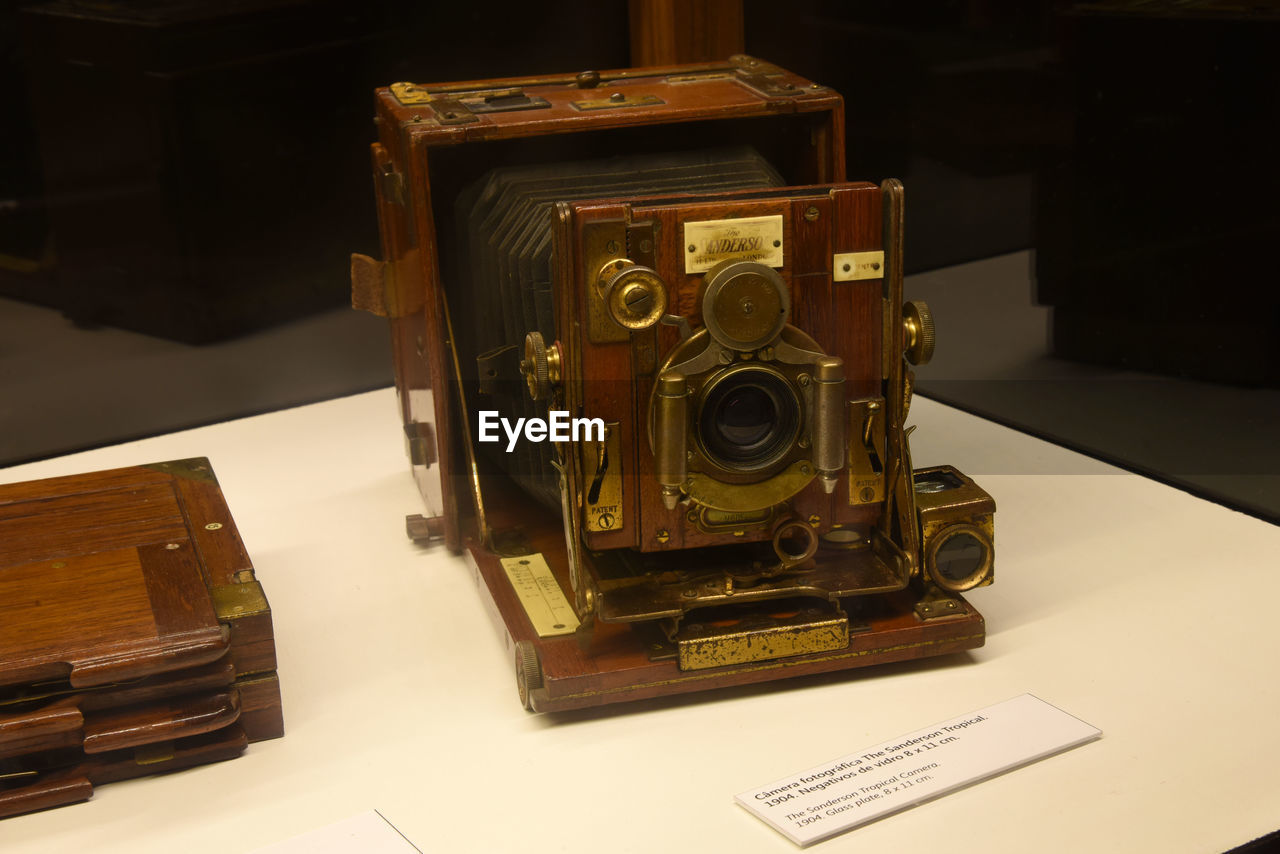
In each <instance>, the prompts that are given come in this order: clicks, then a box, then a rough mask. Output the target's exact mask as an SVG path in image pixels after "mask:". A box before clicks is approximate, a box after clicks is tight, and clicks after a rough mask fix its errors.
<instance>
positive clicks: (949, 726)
mask: <svg viewBox="0 0 1280 854" xmlns="http://www.w3.org/2000/svg"><path fill="white" fill-rule="evenodd" d="M1100 735H1102V730H1100V729H1098V728H1097V727H1094V726H1090V725H1089V724H1087V723H1085V722H1084V721H1082V720H1080V719H1079V718H1074V717H1072V716H1071V715H1069V714H1067V713H1066V712H1064V711H1062V710H1061V709H1058V708H1055V707H1054V706H1051V705H1049V704H1048V703H1046V702H1045V701H1044V700H1041V699H1039V698H1038V697H1034V696H1032V695H1031V694H1023V695H1022V696H1020V697H1014V698H1013V699H1012V700H1005V701H1004V702H1003V703H997V704H996V705H994V706H988V707H987V708H985V709H979V710H978V711H976V712H972V713H970V714H967V715H962V716H961V717H958V718H953V719H951V720H949V721H943V722H942V723H940V724H936V725H934V726H931V727H926V728H925V729H922V730H917V731H916V732H912V733H907V734H906V735H903V736H899V737H898V738H894V739H890V740H889V741H886V742H884V743H883V744H877V745H876V746H874V747H870V748H867V749H866V750H861V751H859V752H857V753H851V754H849V755H848V756H842V757H841V758H839V759H836V760H835V761H833V762H828V763H826V764H823V765H819V766H817V767H816V768H810V769H809V770H807V771H801V772H800V773H799V774H794V775H792V776H790V777H784V778H782V779H781V780H776V781H774V782H772V783H770V784H768V785H767V786H761V787H760V788H757V789H751V790H750V791H747V792H743V793H742V794H740V795H738V796H737V801H738V803H739V804H740V805H742V806H743V807H745V808H746V809H747V810H748V811H749V812H752V813H754V814H755V815H756V816H757V817H758V818H761V819H763V820H764V821H766V822H768V823H769V824H771V825H773V827H774V828H775V829H777V830H778V831H780V832H781V833H782V834H783V835H784V836H786V837H787V838H788V839H790V840H791V841H792V842H794V843H796V844H797V845H801V846H804V845H808V844H810V843H813V842H817V841H819V840H822V839H826V838H827V837H829V836H834V835H835V834H837V833H842V832H843V831H846V830H849V829H851V828H854V827H857V826H858V825H860V824H866V823H867V822H869V821H874V820H875V819H878V818H882V817H883V816H886V815H888V814H889V813H892V812H897V811H898V810H901V809H906V808H907V807H910V806H915V805H916V804H918V803H920V802H921V801H926V800H929V799H930V798H936V797H938V796H939V795H945V794H947V793H948V792H952V791H955V790H956V789H959V788H962V787H964V786H967V785H969V784H970V783H976V782H978V781H980V780H985V779H987V778H990V777H994V776H996V775H997V774H1003V773H1004V772H1005V771H1010V770H1012V769H1014V768H1017V767H1019V766H1021V765H1027V764H1030V763H1032V762H1035V761H1037V760H1040V759H1044V758H1045V757H1046V756H1052V755H1053V754H1055V753H1059V752H1061V751H1063V750H1068V749H1070V748H1072V747H1076V746H1077V745H1081V744H1084V743H1085V742H1087V741H1092V740H1093V739H1095V738H1097V737H1098V736H1100Z"/></svg>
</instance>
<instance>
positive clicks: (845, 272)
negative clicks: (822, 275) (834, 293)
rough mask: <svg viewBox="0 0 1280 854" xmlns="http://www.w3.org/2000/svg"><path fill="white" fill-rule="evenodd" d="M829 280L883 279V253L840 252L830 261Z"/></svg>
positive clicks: (876, 251) (881, 251)
mask: <svg viewBox="0 0 1280 854" xmlns="http://www.w3.org/2000/svg"><path fill="white" fill-rule="evenodd" d="M831 278H833V279H835V280H836V281H837V282H856V281H858V280H859V279H883V278H884V252H883V250H880V249H876V250H874V251H872V252H841V253H839V254H837V255H835V256H834V257H832V259H831Z"/></svg>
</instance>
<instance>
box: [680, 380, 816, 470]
mask: <svg viewBox="0 0 1280 854" xmlns="http://www.w3.org/2000/svg"><path fill="white" fill-rule="evenodd" d="M799 428H800V402H799V400H798V399H797V398H796V395H795V392H794V391H793V390H792V389H791V386H790V385H789V384H788V383H787V381H786V380H785V379H784V378H783V377H782V376H780V375H779V374H777V373H775V372H773V371H770V370H766V369H761V368H746V369H738V370H731V371H728V372H726V373H725V374H723V375H721V377H720V378H718V379H713V380H712V382H711V383H710V387H709V388H708V390H707V391H706V394H705V397H704V398H703V405H702V413H701V416H700V418H699V432H700V437H701V439H702V445H703V448H704V449H705V450H706V452H707V454H708V455H709V456H710V457H712V458H713V459H714V460H715V461H716V462H717V463H719V464H720V465H722V466H724V467H725V468H728V469H732V470H735V471H754V470H757V469H761V468H764V467H766V466H768V465H770V464H771V463H773V462H775V461H776V460H777V459H778V458H779V457H781V456H783V455H784V454H786V452H787V451H788V449H790V447H791V445H792V444H793V443H794V442H795V439H796V434H797V433H798V432H799Z"/></svg>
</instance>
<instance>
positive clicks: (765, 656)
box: [676, 613, 849, 670]
mask: <svg viewBox="0 0 1280 854" xmlns="http://www.w3.org/2000/svg"><path fill="white" fill-rule="evenodd" d="M707 631H713V632H714V633H713V634H710V635H709V636H708V635H707V634H705V632H707ZM847 646H849V620H848V618H847V617H845V616H844V615H843V614H832V613H828V614H824V615H822V616H820V617H818V618H816V619H815V618H814V617H812V616H807V615H799V614H797V615H795V616H793V617H782V618H776V619H773V620H768V621H762V622H761V623H755V624H751V623H747V624H745V625H742V626H737V627H731V628H727V629H718V628H717V627H714V626H713V625H708V626H705V627H704V626H703V625H701V624H697V623H686V624H685V625H684V626H682V627H681V629H680V633H679V635H677V637H676V648H677V653H678V656H679V661H680V669H681V670H706V669H707V668H711V667H725V666H728V665H733V664H748V663H750V662H753V661H770V660H772V659H775V658H786V657H788V656H792V655H807V654H809V653H815V652H832V651H835V650H840V649H844V648H846V647H847Z"/></svg>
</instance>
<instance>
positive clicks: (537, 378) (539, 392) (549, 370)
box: [520, 332, 560, 400]
mask: <svg viewBox="0 0 1280 854" xmlns="http://www.w3.org/2000/svg"><path fill="white" fill-rule="evenodd" d="M520 373H521V374H522V375H523V376H524V381H525V383H526V384H527V385H528V386H529V397H531V398H532V399H534V400H544V399H546V398H548V397H550V396H551V390H552V387H553V386H555V385H558V384H559V382H560V345H559V344H552V345H551V346H550V347H548V346H547V345H546V343H545V342H544V341H543V340H542V333H541V332H530V333H529V334H528V335H526V336H525V337H524V359H523V360H522V361H521V362H520Z"/></svg>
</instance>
